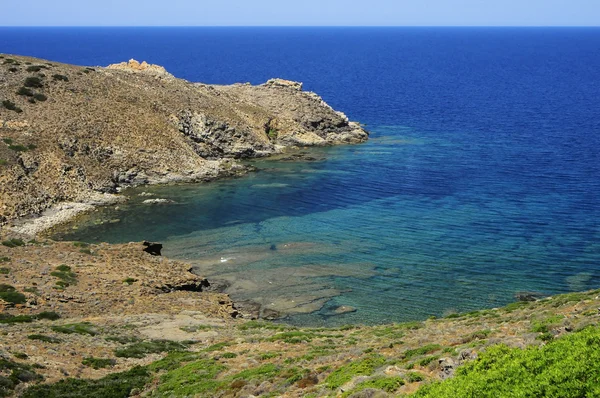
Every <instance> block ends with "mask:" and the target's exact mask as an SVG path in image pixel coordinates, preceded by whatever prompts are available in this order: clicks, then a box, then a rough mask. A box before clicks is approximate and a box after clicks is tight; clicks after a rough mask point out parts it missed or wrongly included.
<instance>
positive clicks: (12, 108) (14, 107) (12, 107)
mask: <svg viewBox="0 0 600 398" xmlns="http://www.w3.org/2000/svg"><path fill="white" fill-rule="evenodd" d="M2 106H4V107H5V108H6V109H8V110H9V111H15V112H17V113H21V112H23V109H21V108H19V107H18V106H17V105H16V104H15V103H14V102H12V101H10V100H4V101H2Z"/></svg>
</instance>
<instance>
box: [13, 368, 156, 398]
mask: <svg viewBox="0 0 600 398" xmlns="http://www.w3.org/2000/svg"><path fill="white" fill-rule="evenodd" d="M150 379H151V375H150V372H149V371H148V369H147V368H145V367H140V366H136V367H134V368H132V369H131V370H128V371H126V372H121V373H114V374H111V375H108V376H106V377H103V378H101V379H98V380H86V379H65V380H61V381H59V382H57V383H54V384H43V385H37V386H33V387H29V388H28V389H27V390H25V392H24V393H23V398H88V397H102V398H125V397H129V396H130V395H131V392H132V391H133V390H134V389H138V390H139V389H142V388H143V387H144V386H145V385H146V384H147V383H148V382H149V381H150Z"/></svg>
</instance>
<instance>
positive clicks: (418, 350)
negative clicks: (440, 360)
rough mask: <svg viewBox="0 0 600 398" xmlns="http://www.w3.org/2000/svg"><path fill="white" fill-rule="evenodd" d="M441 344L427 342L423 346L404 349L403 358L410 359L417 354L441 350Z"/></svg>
mask: <svg viewBox="0 0 600 398" xmlns="http://www.w3.org/2000/svg"><path fill="white" fill-rule="evenodd" d="M441 349H442V346H441V345H439V344H427V345H424V346H423V347H419V348H415V349H413V350H407V351H404V358H405V359H410V358H413V357H416V356H419V355H425V354H431V353H432V352H435V351H438V350H441Z"/></svg>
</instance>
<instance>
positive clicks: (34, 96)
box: [0, 55, 367, 233]
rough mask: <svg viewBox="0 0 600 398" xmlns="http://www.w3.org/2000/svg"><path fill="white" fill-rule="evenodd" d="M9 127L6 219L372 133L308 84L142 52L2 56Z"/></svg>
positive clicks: (5, 133) (0, 213) (2, 216)
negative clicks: (187, 74)
mask: <svg viewBox="0 0 600 398" xmlns="http://www.w3.org/2000/svg"><path fill="white" fill-rule="evenodd" d="M0 137H1V138H2V141H3V142H1V143H0V168H1V170H2V177H1V179H0V224H7V223H8V222H11V221H13V220H15V219H17V218H19V217H23V216H29V215H33V214H39V213H41V212H43V211H44V210H46V209H48V208H50V207H51V206H52V205H54V204H57V203H61V202H74V203H77V204H81V203H91V204H96V203H107V202H110V201H112V200H116V198H115V197H112V196H111V195H112V194H115V193H117V192H118V191H119V190H120V189H121V188H123V187H126V186H131V185H137V184H147V183H166V182H173V181H207V180H211V179H215V178H219V177H224V176H234V175H238V174H242V173H244V172H246V171H247V170H246V168H245V167H242V166H241V165H239V164H238V163H237V162H236V159H241V158H248V157H258V156H268V155H270V154H273V153H278V152H281V151H283V150H284V149H285V148H287V147H294V146H309V145H332V144H340V143H358V142H362V141H365V140H366V139H367V133H366V132H365V131H364V130H363V129H362V128H361V127H360V126H359V125H358V124H357V123H353V122H350V121H348V119H347V118H346V116H345V115H343V114H342V113H339V112H336V111H334V110H333V109H332V108H331V107H329V106H328V105H327V104H326V103H325V102H324V101H323V100H322V99H321V98H320V97H319V96H318V95H316V94H314V93H311V92H305V91H302V84H301V83H296V82H290V81H286V80H281V79H273V80H270V81H269V82H267V83H265V84H263V85H259V86H251V85H249V84H236V85H232V86H216V85H205V84H196V83H190V82H188V81H185V80H181V79H177V78H175V77H174V76H172V75H171V74H169V73H168V72H167V71H166V70H164V68H162V67H159V66H156V65H148V64H146V63H142V64H139V63H137V62H136V61H133V60H132V61H130V62H129V63H122V64H116V65H111V66H109V67H107V68H101V67H93V68H91V67H80V66H74V65H65V64H59V63H56V62H48V61H45V60H40V59H35V58H28V57H20V56H12V55H11V56H9V55H0ZM87 208H88V207H86V206H77V205H71V207H70V209H71V210H78V209H83V210H85V209H87ZM67 210H68V209H67ZM35 232H37V231H33V233H35Z"/></svg>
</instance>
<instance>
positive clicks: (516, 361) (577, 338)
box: [415, 327, 600, 398]
mask: <svg viewBox="0 0 600 398" xmlns="http://www.w3.org/2000/svg"><path fill="white" fill-rule="evenodd" d="M599 345H600V328H599V327H588V328H586V329H583V330H582V331H579V332H576V333H573V334H570V335H567V336H564V337H562V338H559V339H555V340H552V341H550V342H549V343H548V344H546V345H543V346H541V347H537V346H530V347H528V348H525V349H520V348H510V347H507V346H505V345H497V346H493V347H490V348H488V349H487V350H486V351H484V352H482V353H481V354H480V355H479V357H478V358H477V359H476V360H474V361H472V362H468V363H466V364H465V365H463V366H462V367H460V368H458V369H457V371H456V376H455V377H454V378H451V379H447V380H445V381H443V382H436V383H432V384H429V385H425V386H423V387H421V389H420V390H419V391H418V392H417V393H416V394H415V397H435V398H446V397H448V398H449V397H452V398H461V397H481V398H488V397H489V398H495V397H509V396H510V397H517V396H519V397H521V396H522V397H555V398H563V397H564V398H566V397H592V396H597V395H598V391H600V378H599V377H598V362H600V350H598V346H599Z"/></svg>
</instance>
